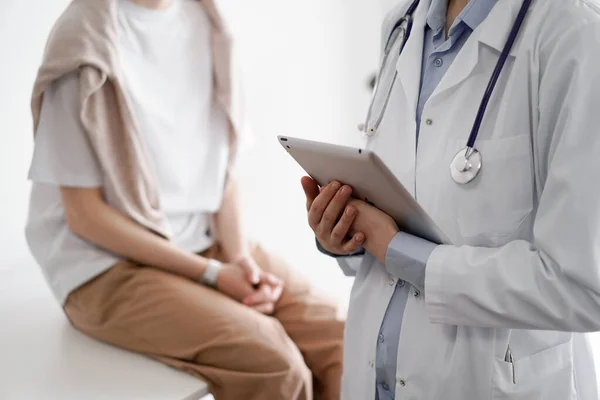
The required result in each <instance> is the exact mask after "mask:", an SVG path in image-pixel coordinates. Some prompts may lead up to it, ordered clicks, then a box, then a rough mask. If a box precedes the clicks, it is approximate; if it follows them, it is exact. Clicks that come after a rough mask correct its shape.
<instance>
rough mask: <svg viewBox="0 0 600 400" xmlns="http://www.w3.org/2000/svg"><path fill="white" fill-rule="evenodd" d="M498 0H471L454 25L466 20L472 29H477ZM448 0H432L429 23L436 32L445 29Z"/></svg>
mask: <svg viewBox="0 0 600 400" xmlns="http://www.w3.org/2000/svg"><path fill="white" fill-rule="evenodd" d="M496 1H497V0H471V1H469V4H467V6H466V7H465V8H464V10H462V12H461V13H460V15H459V16H458V17H457V18H456V21H455V22H454V25H455V26H456V25H458V23H459V22H464V23H465V24H466V25H467V26H468V27H469V28H471V30H475V29H476V28H477V27H478V26H479V25H481V23H482V22H483V21H484V20H485V19H486V18H487V16H488V15H489V13H490V11H492V9H493V8H494V6H495V5H496ZM447 11H448V0H432V1H431V5H430V6H429V11H428V12H427V25H428V26H429V28H430V29H431V30H432V31H433V32H434V34H436V33H438V32H440V31H441V30H442V29H444V27H445V24H446V12H447Z"/></svg>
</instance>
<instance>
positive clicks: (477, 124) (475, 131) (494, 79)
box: [467, 0, 533, 148]
mask: <svg viewBox="0 0 600 400" xmlns="http://www.w3.org/2000/svg"><path fill="white" fill-rule="evenodd" d="M532 1H533V0H525V1H524V2H523V5H522V6H521V10H520V11H519V15H518V16H517V20H516V21H515V24H514V26H513V28H512V29H511V31H510V34H509V35H508V39H507V41H506V45H505V46H504V49H502V53H500V59H499V60H498V63H497V64H496V68H494V72H493V74H492V76H491V78H490V82H489V83H488V86H487V88H486V89H485V93H484V95H483V97H482V99H481V104H480V105H479V110H478V111H477V116H476V117H475V121H474V122H473V128H472V129H471V133H470V134H469V140H468V141H467V147H468V148H474V147H475V141H476V140H477V136H478V135H479V130H480V129H481V124H482V123H483V118H484V117H485V112H486V110H487V106H488V104H489V102H490V99H491V98H492V94H493V93H494V89H495V88H496V84H497V83H498V79H499V78H500V74H502V70H503V69H504V64H506V60H507V59H508V55H509V54H510V51H511V50H512V47H513V45H514V44H515V41H516V39H517V36H518V34H519V31H520V30H521V26H522V25H523V22H524V21H525V16H526V15H527V11H528V10H529V6H530V5H531V2H532Z"/></svg>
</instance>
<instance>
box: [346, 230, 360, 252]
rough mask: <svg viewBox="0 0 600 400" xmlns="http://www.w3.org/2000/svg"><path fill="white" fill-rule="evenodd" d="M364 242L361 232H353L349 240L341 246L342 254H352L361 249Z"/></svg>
mask: <svg viewBox="0 0 600 400" xmlns="http://www.w3.org/2000/svg"><path fill="white" fill-rule="evenodd" d="M364 242H365V234H364V233H362V232H358V233H355V234H354V236H352V238H351V239H350V240H348V241H347V242H346V243H344V245H343V246H342V250H343V253H344V254H353V253H356V252H357V251H358V250H360V249H361V247H362V246H363V243H364Z"/></svg>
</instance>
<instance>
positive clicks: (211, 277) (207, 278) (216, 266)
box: [200, 259, 223, 287]
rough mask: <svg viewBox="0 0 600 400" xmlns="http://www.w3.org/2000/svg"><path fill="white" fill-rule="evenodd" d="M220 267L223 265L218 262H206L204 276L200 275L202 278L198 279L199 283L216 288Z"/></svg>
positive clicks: (211, 260)
mask: <svg viewBox="0 0 600 400" xmlns="http://www.w3.org/2000/svg"><path fill="white" fill-rule="evenodd" d="M222 266H223V263H221V262H220V261H218V260H213V259H210V260H208V264H207V265H206V269H205V270H204V274H202V278H200V283H203V284H205V285H206V286H210V287H216V286H217V278H218V277H219V272H220V271H221V267H222Z"/></svg>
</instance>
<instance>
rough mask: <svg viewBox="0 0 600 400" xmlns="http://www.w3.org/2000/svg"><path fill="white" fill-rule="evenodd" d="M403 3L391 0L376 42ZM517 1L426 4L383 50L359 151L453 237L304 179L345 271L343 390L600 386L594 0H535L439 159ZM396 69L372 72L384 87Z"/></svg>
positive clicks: (543, 392)
mask: <svg viewBox="0 0 600 400" xmlns="http://www.w3.org/2000/svg"><path fill="white" fill-rule="evenodd" d="M411 4H414V3H413V1H412V0H410V1H409V0H403V1H402V2H401V3H400V4H399V5H398V7H396V8H395V9H394V10H393V11H392V12H391V13H390V15H389V17H388V18H387V20H386V22H385V23H384V27H383V41H384V45H385V44H386V43H387V40H388V37H389V36H390V35H391V34H392V29H393V27H394V25H395V24H396V22H397V21H398V20H399V19H400V18H401V17H402V16H404V15H405V14H406V13H407V11H410V6H411ZM523 7H524V0H471V1H467V0H450V1H447V0H421V1H420V2H419V4H418V6H417V7H416V8H415V9H414V10H413V11H414V12H413V18H414V23H413V25H412V30H411V34H410V36H409V38H408V40H407V41H406V45H405V47H404V50H403V52H402V54H401V55H400V57H399V58H398V55H397V54H396V58H395V59H394V61H393V67H392V68H391V70H392V73H393V72H395V71H397V73H398V75H397V79H396V81H395V84H393V85H390V87H391V91H390V92H389V93H390V97H389V103H388V106H387V112H385V113H383V118H382V119H381V123H380V124H379V126H378V127H377V129H376V130H375V132H370V131H369V129H368V128H369V126H370V124H371V121H369V120H367V129H366V130H365V131H366V132H365V133H366V138H367V140H366V147H368V148H370V149H373V150H375V151H376V152H377V153H378V154H379V155H380V156H381V157H382V159H383V160H384V161H385V162H386V164H387V165H388V166H389V168H390V169H391V170H392V171H393V172H394V174H395V175H396V176H397V177H398V179H400V181H401V182H402V183H403V184H404V185H405V187H406V188H408V189H409V190H411V191H412V194H413V195H414V196H415V198H416V199H417V201H418V202H419V203H420V204H421V205H422V207H423V208H424V209H425V211H426V212H427V213H428V214H429V215H430V216H431V217H432V218H433V220H434V221H435V222H436V223H437V224H438V225H439V226H440V228H441V229H442V230H443V231H444V232H445V233H446V235H447V236H448V237H449V239H450V240H451V242H452V243H453V245H439V246H438V245H435V244H433V243H430V242H427V241H425V240H422V239H419V238H416V237H413V236H410V235H408V234H406V233H403V232H400V231H399V229H398V226H397V225H396V224H395V223H394V221H393V220H392V219H391V218H390V217H388V216H387V215H385V214H384V213H382V212H381V211H379V210H377V209H375V208H373V207H371V206H369V205H367V204H365V203H363V202H361V201H357V200H350V196H351V188H349V187H347V186H343V185H341V184H340V183H338V182H333V183H331V184H329V185H328V186H326V187H324V188H322V189H321V190H319V189H318V188H317V186H316V185H315V183H314V182H313V181H312V180H311V179H310V178H303V181H302V183H303V187H304V190H305V192H306V195H307V209H308V220H309V224H310V226H311V227H312V228H313V230H314V231H315V234H316V236H317V239H318V241H319V244H320V246H321V248H322V250H323V251H324V252H327V253H329V254H330V255H334V256H336V257H338V260H339V264H340V266H341V267H342V269H343V270H344V272H345V273H347V274H349V275H353V276H356V280H355V283H354V288H353V291H352V296H351V301H350V309H349V316H348V322H347V328H346V339H345V340H346V342H345V343H346V345H345V354H344V364H345V365H344V370H345V373H344V378H343V396H342V397H343V399H344V400H368V399H374V398H378V399H379V400H389V399H397V400H408V399H411V400H412V399H415V400H484V399H485V400H487V399H494V400H501V399H510V400H542V399H543V400H567V399H569V400H572V399H583V400H592V399H597V398H598V393H597V385H596V378H595V370H594V364H593V360H592V354H591V350H590V347H589V345H588V343H587V340H586V338H585V336H584V335H583V334H581V333H578V332H589V331H596V330H600V184H599V180H598V175H599V173H600V132H599V129H600V108H599V107H600V8H599V7H598V5H597V4H594V3H592V2H591V1H589V0H560V1H559V0H554V1H551V0H533V2H532V4H531V5H530V6H529V7H528V8H526V9H525V12H524V13H523V15H522V17H523V18H522V19H523V21H522V22H523V24H522V26H521V28H520V30H519V32H518V35H517V36H516V40H515V42H514V44H513V46H512V47H510V49H508V50H507V54H506V55H507V57H506V63H505V65H504V66H503V68H502V72H501V74H500V75H499V77H498V81H497V84H496V87H495V89H494V91H493V93H492V95H491V96H490V97H489V104H488V106H487V110H486V112H485V115H484V118H483V119H482V121H481V126H480V129H479V130H478V135H477V138H476V141H475V145H474V148H475V149H476V150H477V154H478V155H477V154H476V155H475V156H474V157H472V158H471V161H472V162H473V163H472V165H470V167H469V168H470V169H468V170H467V169H465V170H461V169H460V168H459V169H458V172H459V173H458V174H456V173H455V172H452V173H451V171H450V170H449V168H450V165H451V162H453V160H455V156H457V154H458V155H460V154H463V155H464V150H461V149H464V148H465V143H466V142H467V140H468V137H469V134H470V132H471V130H472V127H473V121H474V120H475V118H476V115H477V114H478V110H479V109H480V99H481V98H482V97H484V92H485V91H486V87H487V86H488V84H489V82H490V77H491V76H493V72H494V69H495V68H496V67H497V65H498V61H499V59H500V58H501V57H500V55H501V52H502V51H503V50H505V48H506V44H507V41H508V39H507V38H508V37H509V33H510V32H511V31H513V28H514V27H515V24H516V21H518V19H519V14H520V13H521V12H523ZM393 51H394V52H395V51H396V50H395V49H394V50H393ZM390 57H392V56H390ZM396 60H397V62H396ZM390 81H391V79H390V78H389V75H386V74H383V76H382V79H381V81H380V85H381V86H385V85H388V84H390ZM381 90H383V91H384V93H385V91H386V88H383V89H381ZM377 115H378V114H377V112H375V113H374V117H373V118H376V117H377ZM461 151H462V152H463V153H461ZM479 156H480V157H481V159H479V158H478V157H479ZM480 161H481V162H480ZM479 167H481V168H479ZM453 168H456V163H454V162H453ZM469 171H470V173H472V175H473V176H471V177H468V179H462V178H465V176H464V175H463V173H467V172H469ZM461 177H462V178H461ZM461 179H462V181H461ZM361 249H362V251H361Z"/></svg>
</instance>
